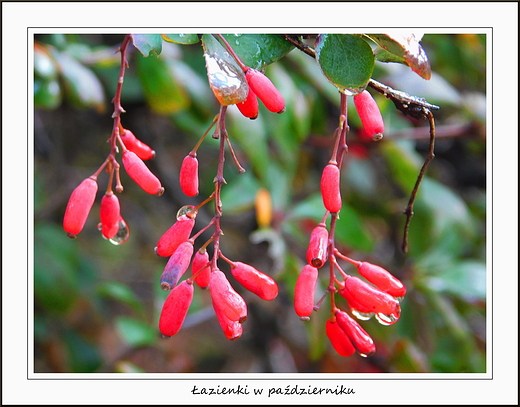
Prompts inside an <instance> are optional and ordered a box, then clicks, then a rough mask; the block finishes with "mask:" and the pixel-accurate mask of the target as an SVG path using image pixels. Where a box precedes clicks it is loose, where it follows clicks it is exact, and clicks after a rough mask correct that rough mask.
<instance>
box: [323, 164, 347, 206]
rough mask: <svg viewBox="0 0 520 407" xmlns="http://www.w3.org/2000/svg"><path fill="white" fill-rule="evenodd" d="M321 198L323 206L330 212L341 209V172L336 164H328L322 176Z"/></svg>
mask: <svg viewBox="0 0 520 407" xmlns="http://www.w3.org/2000/svg"><path fill="white" fill-rule="evenodd" d="M320 187H321V197H322V199H323V206H325V208H326V209H327V210H328V211H330V212H339V211H340V209H341V204H342V203H341V191H340V171H339V167H338V166H337V165H336V164H327V165H326V166H325V168H324V169H323V173H322V175H321V184H320Z"/></svg>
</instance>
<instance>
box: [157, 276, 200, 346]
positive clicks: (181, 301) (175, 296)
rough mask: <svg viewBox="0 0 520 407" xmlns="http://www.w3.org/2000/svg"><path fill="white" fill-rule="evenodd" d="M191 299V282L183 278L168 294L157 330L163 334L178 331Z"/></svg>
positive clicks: (169, 334)
mask: <svg viewBox="0 0 520 407" xmlns="http://www.w3.org/2000/svg"><path fill="white" fill-rule="evenodd" d="M192 300H193V284H192V283H191V282H190V281H188V280H184V281H183V282H182V283H180V284H179V285H178V286H176V287H175V288H174V289H173V290H172V291H171V292H170V294H168V297H166V300H165V301H164V304H163V307H162V311H161V316H160V317H159V331H161V333H162V334H163V335H164V336H173V335H175V334H176V333H177V332H179V330H180V329H181V327H182V324H183V322H184V319H185V318H186V315H187V314H188V309H189V308H190V304H191V301H192Z"/></svg>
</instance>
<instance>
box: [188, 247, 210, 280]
mask: <svg viewBox="0 0 520 407" xmlns="http://www.w3.org/2000/svg"><path fill="white" fill-rule="evenodd" d="M210 274H211V267H210V266H209V254H208V252H207V251H206V249H204V251H203V252H202V253H201V251H200V250H197V252H196V253H195V256H193V260H192V262H191V275H192V276H195V279H194V280H195V283H196V284H197V285H198V286H199V287H201V288H206V287H207V286H208V285H209V277H210Z"/></svg>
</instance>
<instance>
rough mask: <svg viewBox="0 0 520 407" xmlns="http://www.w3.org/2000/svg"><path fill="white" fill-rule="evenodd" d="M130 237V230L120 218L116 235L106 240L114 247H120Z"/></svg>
mask: <svg viewBox="0 0 520 407" xmlns="http://www.w3.org/2000/svg"><path fill="white" fill-rule="evenodd" d="M129 237H130V228H129V227H128V225H127V224H126V222H125V221H124V220H123V218H121V219H120V220H119V230H118V231H117V234H116V235H115V236H114V237H113V238H112V239H108V241H109V242H110V243H112V244H115V245H120V244H123V243H125V242H126V241H127V240H128V238H129Z"/></svg>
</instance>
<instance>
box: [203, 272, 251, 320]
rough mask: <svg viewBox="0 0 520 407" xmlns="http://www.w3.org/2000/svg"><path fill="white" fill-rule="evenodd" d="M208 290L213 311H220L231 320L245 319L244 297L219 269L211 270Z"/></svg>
mask: <svg viewBox="0 0 520 407" xmlns="http://www.w3.org/2000/svg"><path fill="white" fill-rule="evenodd" d="M209 290H210V294H211V300H212V303H213V308H214V309H215V312H217V309H218V312H222V313H223V314H224V315H225V316H226V317H227V318H228V319H230V320H231V321H238V322H240V323H242V322H244V321H245V320H246V319H247V306H246V302H245V301H244V299H243V298H242V297H241V296H240V294H238V293H237V292H236V291H235V290H234V289H233V287H232V286H231V284H230V283H229V281H228V279H227V277H226V275H225V274H224V273H223V272H222V271H221V270H218V269H216V270H213V271H212V272H211V275H210V282H209Z"/></svg>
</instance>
